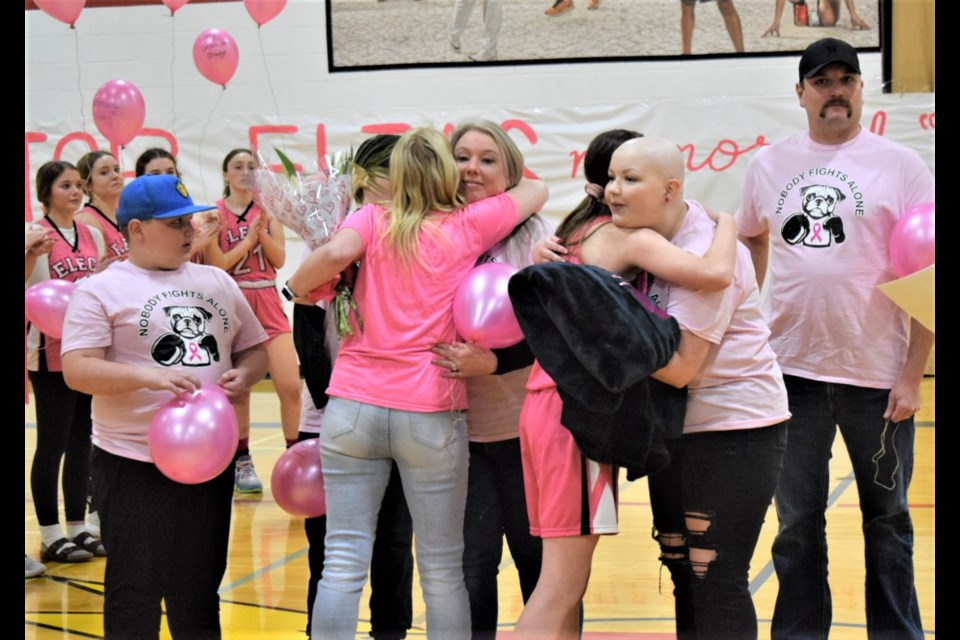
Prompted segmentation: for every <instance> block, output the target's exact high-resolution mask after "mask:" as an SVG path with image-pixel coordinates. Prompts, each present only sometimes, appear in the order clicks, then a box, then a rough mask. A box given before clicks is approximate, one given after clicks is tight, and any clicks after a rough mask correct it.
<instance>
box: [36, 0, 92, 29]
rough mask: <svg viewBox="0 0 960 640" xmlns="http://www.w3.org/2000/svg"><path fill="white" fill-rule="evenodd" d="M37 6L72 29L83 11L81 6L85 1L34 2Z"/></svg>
mask: <svg viewBox="0 0 960 640" xmlns="http://www.w3.org/2000/svg"><path fill="white" fill-rule="evenodd" d="M35 1H36V3H37V6H38V7H40V8H41V9H42V10H43V12H44V13H46V14H47V15H50V16H53V17H54V18H56V19H57V20H59V21H60V22H66V23H67V24H68V25H70V28H71V29H73V28H74V27H75V25H76V23H77V18H79V17H80V12H81V11H83V6H84V5H85V4H87V0H35Z"/></svg>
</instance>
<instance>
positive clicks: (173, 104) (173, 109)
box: [170, 11, 177, 140]
mask: <svg viewBox="0 0 960 640" xmlns="http://www.w3.org/2000/svg"><path fill="white" fill-rule="evenodd" d="M170 20H171V21H172V22H171V23H170V25H171V27H172V29H171V30H170V114H171V119H172V120H173V124H171V125H170V133H172V134H173V138H174V140H176V138H177V92H176V90H175V87H174V84H173V78H174V73H173V63H174V62H175V58H176V57H177V49H176V39H177V14H176V13H175V12H173V11H171V12H170Z"/></svg>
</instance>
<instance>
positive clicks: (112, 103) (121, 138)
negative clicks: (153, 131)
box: [93, 80, 147, 147]
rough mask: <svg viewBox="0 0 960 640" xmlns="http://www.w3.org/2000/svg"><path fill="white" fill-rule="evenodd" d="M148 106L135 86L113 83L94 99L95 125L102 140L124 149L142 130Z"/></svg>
mask: <svg viewBox="0 0 960 640" xmlns="http://www.w3.org/2000/svg"><path fill="white" fill-rule="evenodd" d="M146 112H147V106H146V104H145V103H144V102H143V94H142V93H140V89H137V87H136V86H135V85H134V84H133V83H132V82H127V81H126V80H111V81H110V82H108V83H106V84H105V85H103V86H102V87H100V88H99V89H98V90H97V94H96V95H95V96H93V121H94V122H95V123H96V125H97V129H99V130H100V133H102V134H103V137H104V138H106V139H107V140H109V141H110V142H112V143H113V144H115V145H117V146H118V147H123V146H125V145H127V144H128V143H129V142H130V141H131V140H133V139H134V138H136V137H137V134H138V133H139V132H140V129H142V128H143V121H144V119H145V118H146Z"/></svg>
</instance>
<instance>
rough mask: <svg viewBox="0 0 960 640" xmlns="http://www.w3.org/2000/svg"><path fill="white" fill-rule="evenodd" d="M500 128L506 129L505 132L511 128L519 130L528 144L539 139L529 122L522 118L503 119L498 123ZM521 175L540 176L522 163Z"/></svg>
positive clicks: (532, 177) (528, 176) (537, 178)
mask: <svg viewBox="0 0 960 640" xmlns="http://www.w3.org/2000/svg"><path fill="white" fill-rule="evenodd" d="M500 128H501V129H503V130H504V131H506V132H507V133H510V131H511V130H512V129H516V130H518V131H520V133H522V134H523V135H524V137H525V138H526V139H527V140H528V141H529V142H530V144H537V140H539V138H538V136H537V132H536V131H534V129H533V127H531V126H530V125H529V124H527V123H526V122H524V121H523V120H517V119H513V120H504V121H503V122H501V123H500ZM523 176H524V177H525V178H531V179H533V180H539V179H540V177H539V176H538V175H537V174H535V173H534V172H533V171H532V170H531V169H530V167H528V166H526V165H524V167H523Z"/></svg>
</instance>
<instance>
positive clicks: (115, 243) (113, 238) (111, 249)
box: [80, 203, 130, 258]
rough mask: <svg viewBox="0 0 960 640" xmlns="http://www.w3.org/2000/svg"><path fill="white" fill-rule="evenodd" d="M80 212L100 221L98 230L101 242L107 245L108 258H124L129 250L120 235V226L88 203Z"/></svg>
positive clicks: (125, 240)
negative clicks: (101, 235) (101, 233)
mask: <svg viewBox="0 0 960 640" xmlns="http://www.w3.org/2000/svg"><path fill="white" fill-rule="evenodd" d="M80 212H81V213H87V214H89V215H92V216H94V217H95V218H97V219H98V220H99V221H100V228H101V230H102V231H103V241H104V243H106V245H107V255H108V256H116V257H118V258H123V257H126V255H127V254H128V253H129V252H130V249H129V248H128V247H127V239H126V238H124V237H123V234H122V233H120V226H119V225H118V224H117V223H115V222H114V221H113V220H111V219H110V218H108V217H107V216H106V214H104V213H103V212H102V211H100V209H97V208H96V207H95V206H93V205H92V204H90V203H87V206H85V207H84V208H83V209H82V210H81V211H80Z"/></svg>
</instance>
